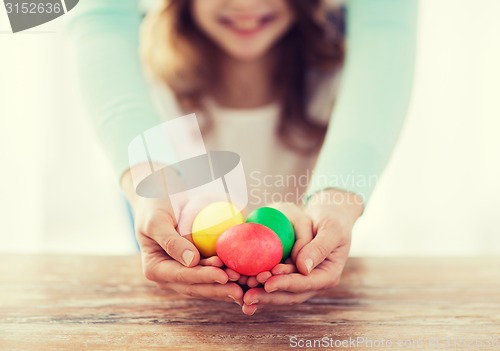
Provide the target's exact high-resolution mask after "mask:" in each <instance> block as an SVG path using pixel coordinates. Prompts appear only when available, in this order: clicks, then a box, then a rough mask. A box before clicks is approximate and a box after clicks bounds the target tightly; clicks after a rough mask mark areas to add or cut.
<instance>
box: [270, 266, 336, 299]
mask: <svg viewBox="0 0 500 351" xmlns="http://www.w3.org/2000/svg"><path fill="white" fill-rule="evenodd" d="M342 268H343V266H342V267H341V264H340V263H337V264H336V263H334V262H332V261H330V260H325V261H324V262H322V263H321V264H320V265H319V266H318V267H317V268H316V269H314V270H313V271H312V272H311V273H310V274H309V275H303V274H301V273H292V274H284V275H275V276H272V277H271V278H269V279H268V280H267V281H266V284H265V285H264V288H265V290H266V291H267V292H268V293H271V292H274V291H277V290H279V291H288V292H292V293H301V292H307V291H317V290H322V289H326V288H329V287H333V286H335V285H337V284H338V282H339V280H340V276H341V274H342Z"/></svg>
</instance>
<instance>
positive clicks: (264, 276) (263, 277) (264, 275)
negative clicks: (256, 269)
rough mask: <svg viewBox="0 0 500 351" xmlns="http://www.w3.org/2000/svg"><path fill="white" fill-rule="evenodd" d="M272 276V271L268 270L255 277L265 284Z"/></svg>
mask: <svg viewBox="0 0 500 351" xmlns="http://www.w3.org/2000/svg"><path fill="white" fill-rule="evenodd" d="M270 277H272V273H271V272H267V271H266V272H261V273H259V274H257V276H256V277H255V279H257V281H258V282H259V283H261V284H264V283H265V282H266V280H268V279H269V278H270Z"/></svg>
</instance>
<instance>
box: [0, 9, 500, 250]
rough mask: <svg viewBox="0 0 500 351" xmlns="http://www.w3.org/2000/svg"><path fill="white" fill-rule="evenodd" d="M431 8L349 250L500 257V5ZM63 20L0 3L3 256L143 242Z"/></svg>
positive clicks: (0, 247)
mask: <svg viewBox="0 0 500 351" xmlns="http://www.w3.org/2000/svg"><path fill="white" fill-rule="evenodd" d="M420 4H421V10H420V18H419V23H420V27H419V40H418V52H417V68H416V78H415V86H414V94H413V97H412V102H411V106H410V110H409V114H408V118H407V123H406V126H405V129H404V131H403V133H402V135H401V138H400V142H399V144H398V146H397V148H396V150H395V152H394V155H393V158H392V160H391V162H390V164H389V166H388V168H387V169H386V172H385V173H384V175H383V178H382V180H381V182H380V184H379V186H378V188H377V189H376V191H375V194H374V195H373V197H372V199H371V203H370V205H369V207H368V209H367V210H366V213H365V215H364V216H363V217H362V219H361V220H360V221H359V222H358V224H357V226H356V228H355V232H354V239H353V247H352V254H353V255H371V256H380V255H382V256H385V255H412V256H415V255H484V254H499V253H500V223H499V221H498V219H499V218H500V216H499V213H500V205H499V198H500V98H499V95H500V64H499V63H500V21H498V18H497V16H498V14H499V13H500V1H498V0H476V1H471V0H422V1H421V3H420ZM62 23H63V20H62V19H61V18H59V19H57V20H55V21H53V22H50V23H48V24H45V25H43V26H41V27H38V28H35V29H32V30H28V31H27V32H22V33H18V34H15V35H13V34H9V33H8V32H9V31H10V27H9V25H8V22H7V16H6V13H5V11H4V10H3V7H0V31H1V33H0V133H1V134H0V162H1V163H0V252H62V253H102V254H124V253H131V252H135V250H136V249H135V246H134V243H133V240H132V234H131V229H130V224H129V222H128V217H127V213H126V210H125V205H124V201H123V198H122V197H121V194H120V191H119V188H118V186H117V184H116V182H115V180H114V178H113V175H112V174H111V170H110V168H109V166H108V164H107V161H106V160H105V159H104V156H103V154H102V152H101V151H100V149H99V145H98V142H97V140H96V137H95V136H94V134H93V131H92V129H91V127H90V124H89V122H88V121H87V119H86V116H85V109H84V108H83V106H82V103H81V101H80V97H79V93H78V91H77V82H76V81H75V78H74V72H73V71H72V67H73V64H72V61H71V60H72V58H71V54H70V53H69V51H68V47H69V46H68V43H67V42H66V38H65V35H64V33H63V31H62V28H61V27H62ZM42 31H43V32H42Z"/></svg>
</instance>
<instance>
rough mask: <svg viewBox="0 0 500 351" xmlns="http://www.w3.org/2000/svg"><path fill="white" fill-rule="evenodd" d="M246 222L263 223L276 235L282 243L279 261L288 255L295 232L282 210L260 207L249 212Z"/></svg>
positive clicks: (293, 241)
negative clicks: (281, 255)
mask: <svg viewBox="0 0 500 351" xmlns="http://www.w3.org/2000/svg"><path fill="white" fill-rule="evenodd" d="M246 222H247V223H258V224H261V225H264V226H266V227H268V228H269V229H271V230H272V231H273V232H275V233H276V235H278V238H280V240H281V245H283V257H282V259H281V262H283V261H284V260H286V259H287V258H288V256H290V252H291V251H292V248H293V244H295V232H294V230H293V225H292V223H291V222H290V221H289V220H288V218H287V217H286V216H285V215H284V214H283V213H282V212H280V211H278V210H276V209H274V208H271V207H260V208H258V209H256V210H255V211H253V212H252V213H250V215H249V216H248V218H247V220H246Z"/></svg>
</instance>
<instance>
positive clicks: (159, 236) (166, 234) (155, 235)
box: [142, 214, 200, 267]
mask: <svg viewBox="0 0 500 351" xmlns="http://www.w3.org/2000/svg"><path fill="white" fill-rule="evenodd" d="M165 216H166V217H168V214H165ZM142 233H143V234H144V235H146V236H148V237H150V238H151V239H153V240H154V241H156V242H157V243H158V244H159V245H160V246H161V247H162V248H163V250H165V252H166V253H167V254H168V255H169V256H170V257H172V258H173V259H174V260H176V261H177V262H179V263H181V264H182V265H184V266H186V267H193V266H196V265H197V264H198V263H199V261H200V253H199V252H198V249H197V248H196V246H194V244H193V243H192V242H191V241H189V240H188V239H187V238H186V237H183V236H181V235H180V234H179V233H178V232H177V231H176V230H175V228H174V225H173V224H172V221H171V220H169V218H164V216H160V215H157V216H155V217H154V218H151V219H150V221H149V222H148V224H147V226H146V229H145V231H143V232H142Z"/></svg>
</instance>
